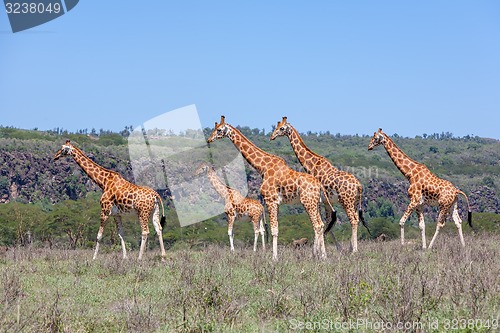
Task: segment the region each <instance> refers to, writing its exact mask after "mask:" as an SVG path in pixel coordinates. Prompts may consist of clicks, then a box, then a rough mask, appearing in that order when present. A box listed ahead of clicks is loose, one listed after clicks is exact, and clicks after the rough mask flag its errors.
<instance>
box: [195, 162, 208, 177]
mask: <svg viewBox="0 0 500 333" xmlns="http://www.w3.org/2000/svg"><path fill="white" fill-rule="evenodd" d="M209 168H210V165H209V164H208V163H206V162H203V163H201V164H200V166H199V167H198V169H196V171H195V172H194V174H195V175H197V176H198V175H200V174H202V173H205V172H207V171H208V169H209Z"/></svg>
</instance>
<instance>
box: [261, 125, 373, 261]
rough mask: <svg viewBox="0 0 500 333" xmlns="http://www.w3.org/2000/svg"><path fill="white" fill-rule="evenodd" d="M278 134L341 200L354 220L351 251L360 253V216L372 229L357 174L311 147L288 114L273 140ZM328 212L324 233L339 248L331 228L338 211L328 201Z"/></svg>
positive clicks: (343, 206) (307, 169)
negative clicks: (365, 216)
mask: <svg viewBox="0 0 500 333" xmlns="http://www.w3.org/2000/svg"><path fill="white" fill-rule="evenodd" d="M278 136H287V137H288V139H289V140H290V143H291V145H292V148H293V151H294V152H295V155H296V156H297V158H298V160H299V162H300V164H302V166H303V167H304V169H305V170H306V171H307V172H308V173H310V174H311V175H313V176H314V177H316V178H317V179H318V180H319V181H320V182H321V183H322V184H323V186H324V188H325V190H326V193H327V194H328V196H329V197H330V198H331V199H333V198H335V199H338V202H339V203H340V204H341V205H342V208H344V211H345V212H346V214H347V217H348V218H349V221H350V222H351V227H352V235H351V250H352V252H357V251H358V236H357V235H358V223H359V220H360V219H361V221H362V223H363V225H364V226H365V227H366V229H367V230H368V232H370V230H369V229H368V227H367V226H366V223H365V220H364V219H363V215H362V210H361V199H362V195H363V186H362V185H361V183H360V182H359V180H358V179H357V178H356V177H354V175H352V174H350V173H348V172H345V171H342V170H339V169H337V168H336V167H334V166H333V165H332V164H331V163H330V161H328V160H327V159H326V158H325V157H323V156H320V155H318V154H316V153H314V152H313V151H312V150H311V149H309V148H308V147H307V146H306V144H305V143H304V141H303V140H302V138H301V137H300V135H299V133H298V132H297V130H296V129H295V128H294V127H293V126H292V125H291V124H290V123H288V122H287V117H283V118H282V119H281V121H278V124H277V126H276V128H275V129H274V132H273V133H272V134H271V140H274V139H276V138H277V137H278ZM330 201H332V200H330ZM325 212H326V220H327V221H330V223H329V225H328V227H327V228H326V230H325V233H326V232H328V231H330V233H331V235H332V238H333V241H334V242H335V244H336V245H337V248H339V249H340V246H339V245H338V243H337V240H336V239H335V236H334V234H333V231H332V230H331V228H332V227H333V224H334V223H335V220H336V213H335V211H334V210H332V208H331V206H330V205H328V204H327V203H326V202H325Z"/></svg>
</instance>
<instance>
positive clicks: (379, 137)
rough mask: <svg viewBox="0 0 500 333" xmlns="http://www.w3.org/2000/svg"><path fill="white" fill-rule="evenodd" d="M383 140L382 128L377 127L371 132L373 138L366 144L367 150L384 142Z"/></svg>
mask: <svg viewBox="0 0 500 333" xmlns="http://www.w3.org/2000/svg"><path fill="white" fill-rule="evenodd" d="M384 141H385V136H384V133H382V129H381V128H379V129H378V131H377V132H375V133H373V138H372V139H371V141H370V144H369V145H368V150H372V149H373V148H375V147H376V146H378V145H382V144H384Z"/></svg>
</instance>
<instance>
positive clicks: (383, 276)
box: [0, 234, 500, 332]
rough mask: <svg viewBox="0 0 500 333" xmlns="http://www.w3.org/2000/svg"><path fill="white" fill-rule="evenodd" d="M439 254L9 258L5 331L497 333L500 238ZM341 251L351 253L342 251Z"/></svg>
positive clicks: (0, 321)
mask: <svg viewBox="0 0 500 333" xmlns="http://www.w3.org/2000/svg"><path fill="white" fill-rule="evenodd" d="M442 236H443V237H440V238H438V241H437V242H436V244H435V248H434V249H433V250H431V251H422V250H420V249H419V247H420V244H419V243H418V242H414V243H413V244H408V245H405V246H401V245H400V244H399V243H398V241H392V242H387V243H376V242H367V241H362V242H360V244H359V249H360V252H359V253H357V254H355V255H352V254H347V253H339V252H337V251H336V250H335V248H334V247H333V246H328V248H327V252H328V255H329V257H328V259H326V260H324V261H318V260H314V259H313V258H312V249H311V248H310V247H306V248H302V249H292V248H290V247H280V248H279V255H280V260H279V261H278V262H273V261H272V260H271V251H269V250H268V251H266V252H265V253H262V252H257V253H254V252H253V251H252V250H251V248H250V247H248V248H237V250H236V252H235V253H230V252H229V248H228V246H208V247H206V248H201V249H191V250H182V249H180V250H171V251H169V252H168V254H167V256H168V257H167V262H166V263H162V262H161V261H160V259H159V257H158V256H156V254H157V251H156V250H155V251H149V252H147V253H146V255H145V260H143V261H141V262H137V260H136V259H135V258H136V257H137V252H136V251H134V252H131V253H130V258H131V259H128V260H122V259H121V258H120V256H121V254H120V251H119V250H116V249H113V250H111V249H108V250H109V251H108V252H107V253H106V251H104V249H103V252H102V254H101V255H100V257H98V259H97V260H95V261H93V260H92V259H91V258H92V252H91V250H49V249H28V248H14V249H9V250H8V251H7V252H5V253H4V254H2V257H1V258H0V285H1V289H0V290H1V291H0V292H1V294H0V298H1V301H2V305H1V311H0V327H1V329H0V330H1V331H2V332H287V331H295V330H297V331H307V332H312V331H330V332H349V331H350V332H374V331H377V332H380V331H384V330H385V331H387V332H442V331H445V330H447V329H448V330H453V331H454V332H490V331H494V330H498V319H499V318H498V314H499V313H500V278H499V276H500V261H499V259H498V258H499V246H500V245H499V244H500V236H498V235H487V234H480V235H469V236H467V237H466V242H467V246H466V248H465V249H463V248H461V247H460V246H459V242H458V237H456V235H453V236H451V235H442ZM344 247H347V244H345V243H344Z"/></svg>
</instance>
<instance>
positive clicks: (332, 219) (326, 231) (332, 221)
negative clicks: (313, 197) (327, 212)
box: [321, 184, 337, 235]
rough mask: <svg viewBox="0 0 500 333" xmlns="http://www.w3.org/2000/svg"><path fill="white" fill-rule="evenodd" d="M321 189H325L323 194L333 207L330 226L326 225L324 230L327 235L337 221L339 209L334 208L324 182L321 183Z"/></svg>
mask: <svg viewBox="0 0 500 333" xmlns="http://www.w3.org/2000/svg"><path fill="white" fill-rule="evenodd" d="M321 190H322V191H323V195H324V196H325V200H326V202H327V203H328V205H329V206H330V208H331V209H332V218H331V220H330V221H329V222H328V226H327V227H326V229H325V231H324V232H323V234H324V235H326V234H327V233H328V232H329V231H330V230H332V228H333V226H334V225H335V222H337V211H336V210H335V208H333V205H332V203H331V201H330V198H328V192H327V191H326V189H325V187H324V186H323V184H321Z"/></svg>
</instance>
